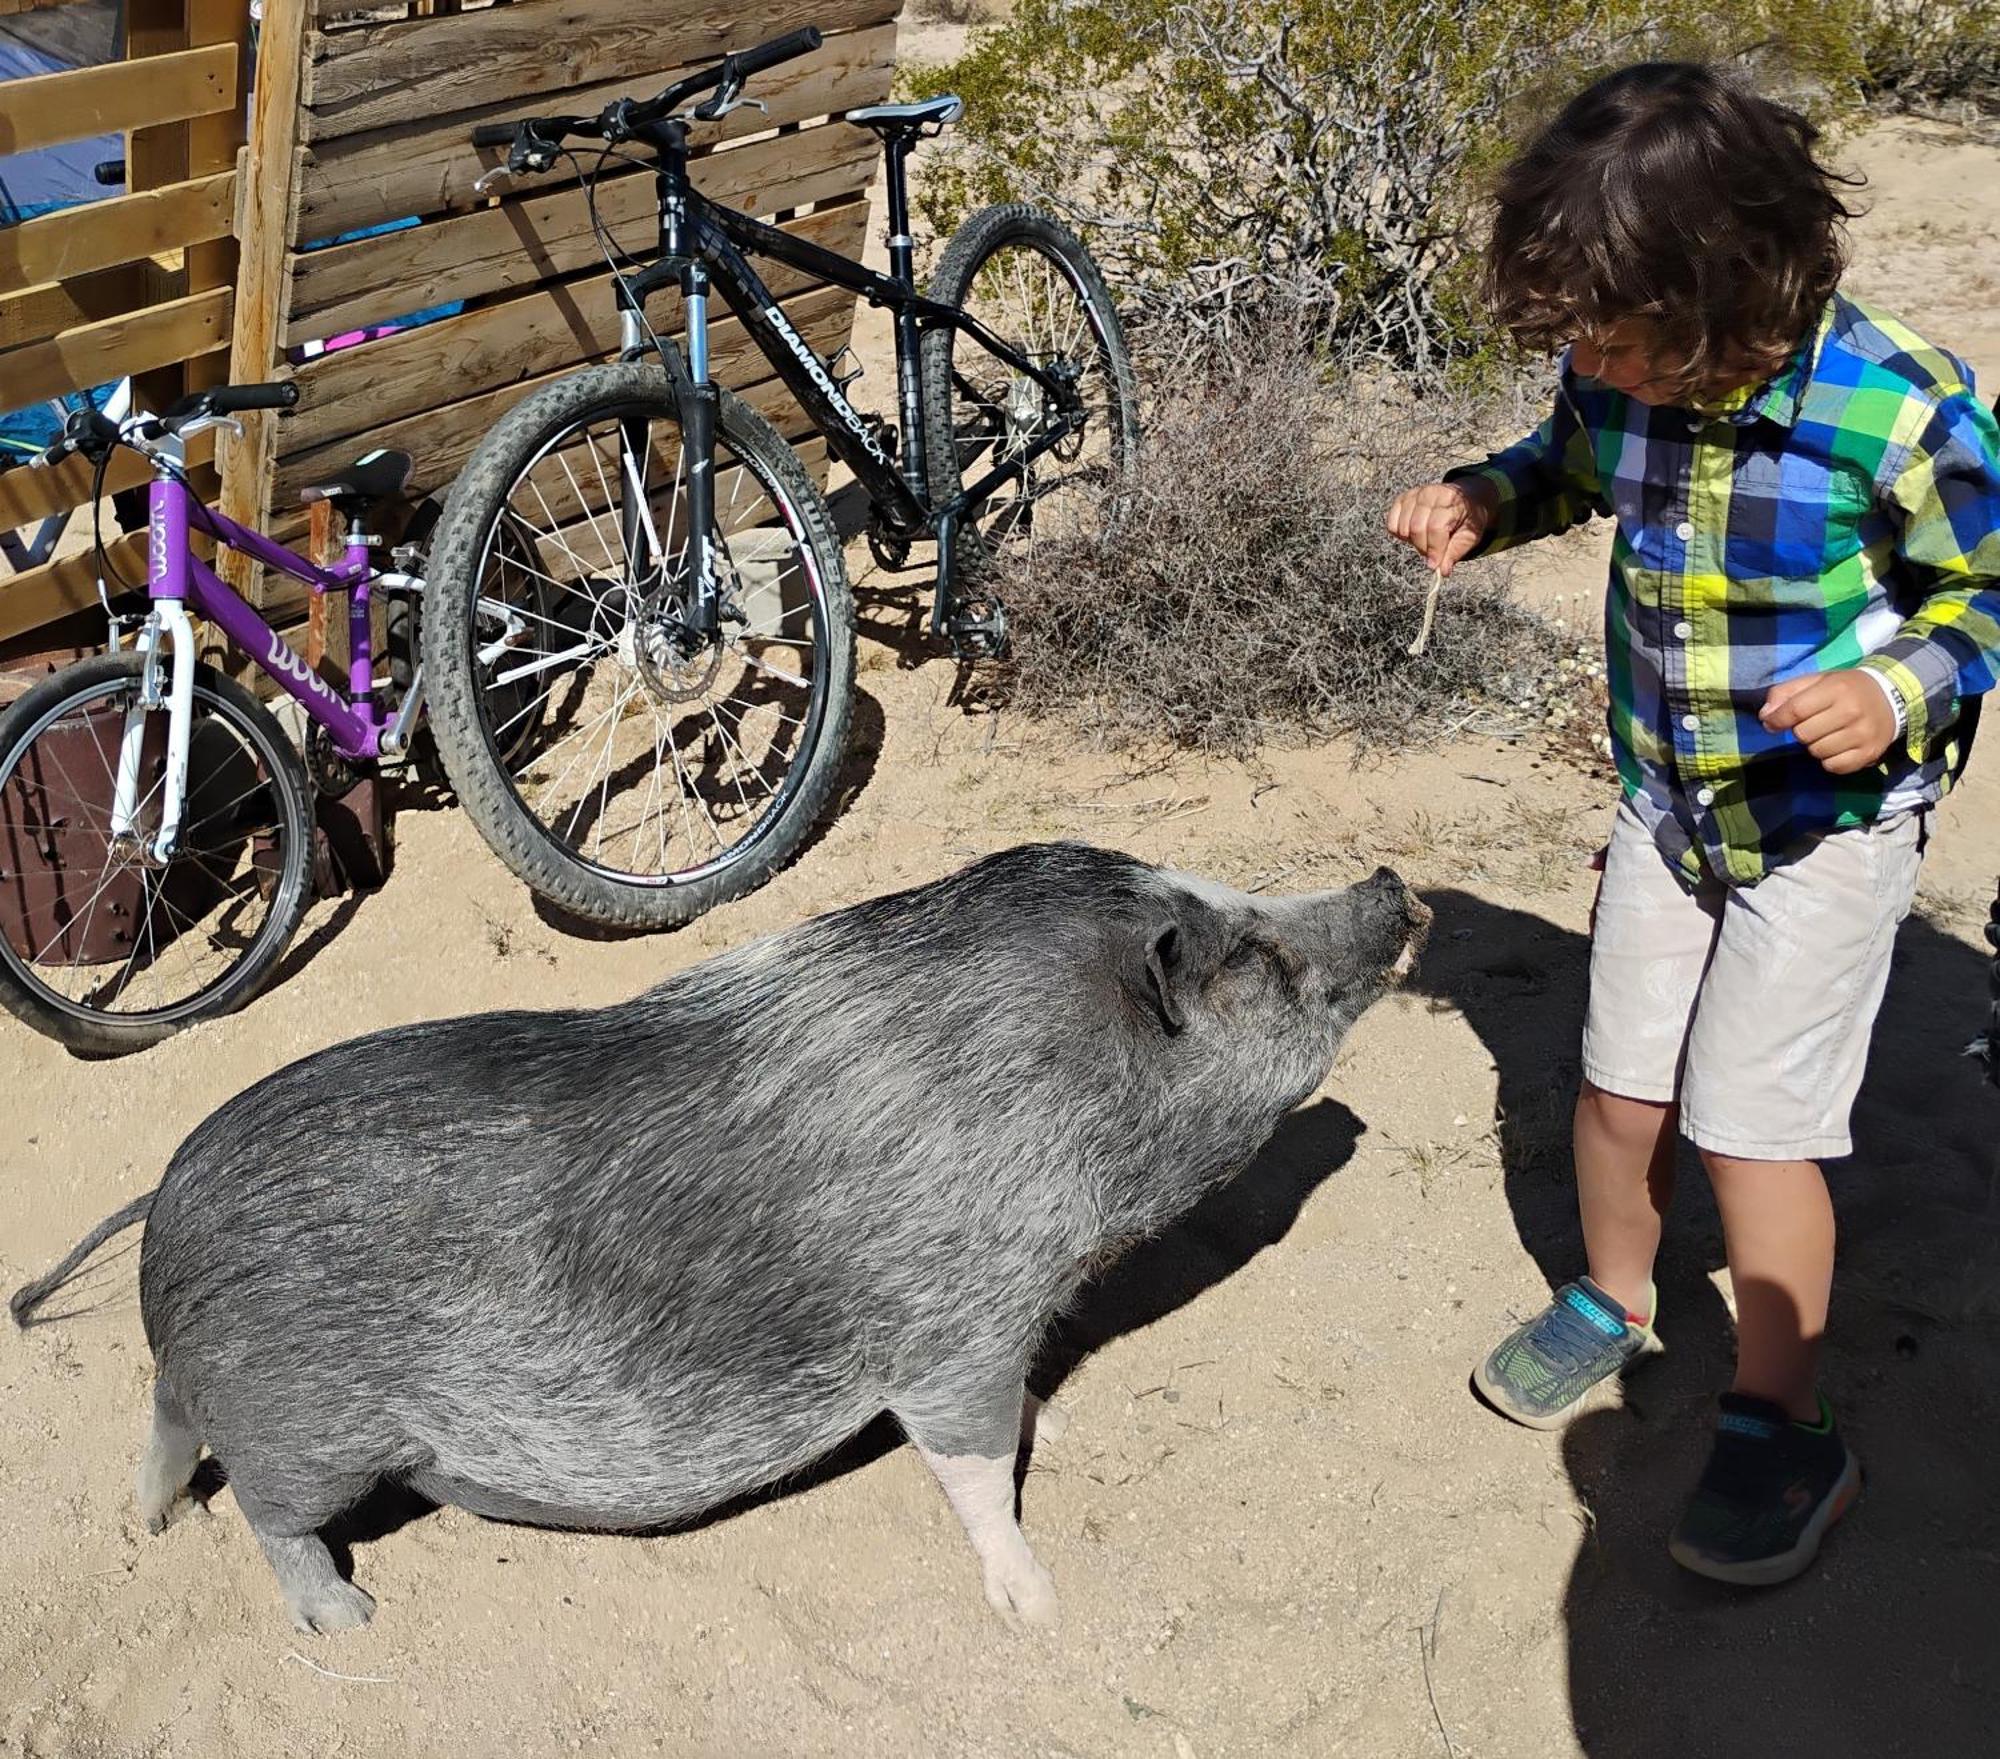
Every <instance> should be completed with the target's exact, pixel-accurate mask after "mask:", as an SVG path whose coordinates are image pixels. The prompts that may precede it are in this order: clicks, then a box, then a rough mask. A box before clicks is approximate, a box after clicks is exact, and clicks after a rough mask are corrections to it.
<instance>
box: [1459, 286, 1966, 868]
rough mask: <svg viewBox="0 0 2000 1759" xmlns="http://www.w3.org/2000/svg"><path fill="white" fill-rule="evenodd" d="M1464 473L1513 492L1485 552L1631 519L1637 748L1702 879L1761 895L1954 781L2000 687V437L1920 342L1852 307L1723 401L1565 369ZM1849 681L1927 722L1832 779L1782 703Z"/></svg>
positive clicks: (1616, 635)
mask: <svg viewBox="0 0 2000 1759" xmlns="http://www.w3.org/2000/svg"><path fill="white" fill-rule="evenodd" d="M1451 474H1452V475H1454V476H1467V475H1476V476H1480V477H1483V478H1485V479H1486V480H1487V481H1488V482H1490V483H1491V484H1492V485H1493V486H1494V488H1495V489H1496V490H1498V491H1499V496H1500V510H1499V514H1498V517H1497V518H1496V520H1495V522H1494V527H1493V529H1492V531H1491V532H1490V533H1489V534H1488V537H1487V540H1486V542H1485V543H1484V545H1483V546H1482V553H1490V552H1492V551H1495V550H1501V549H1505V548H1508V547H1510V546H1512V545H1514V544H1519V543H1525V542H1527V541H1528V540H1529V539H1531V538H1537V537H1543V536H1546V535H1547V534H1549V533H1551V532H1557V531H1563V530H1566V529H1567V528H1569V527H1570V526H1573V525H1578V524H1581V523H1582V522H1583V521H1584V520H1586V519H1588V518H1590V517H1591V516H1592V515H1594V514H1606V515H1609V516H1610V517H1611V518H1612V519H1614V520H1616V522H1617V526H1618V530H1617V536H1616V539H1615V540H1614V543H1613V546H1612V553H1611V580H1610V587H1609V592H1608V596H1607V599H1606V608H1605V644H1606V651H1607V655H1608V672H1609V679H1610V696H1611V712H1610V723H1611V744H1612V752H1613V755H1614V757H1615V758H1616V760H1617V763H1618V773H1619V776H1620V778H1621V779H1622V780H1623V782H1624V786H1625V792H1626V794H1627V795H1628V796H1629V797H1630V798H1631V800H1632V801H1633V803H1634V805H1635V806H1636V807H1637V809H1638V810H1639V812H1640V814H1641V816H1642V817H1643V818H1644V819H1645V820H1646V822H1647V824H1648V825H1649V826H1650V827H1651V829H1652V831H1653V835H1654V837H1655V839H1656V841H1657V842H1658V843H1659V846H1660V848H1661V850H1662V851H1663V852H1664V853H1665V854H1666V856H1667V857H1668V859H1670V860H1671V861H1673V862H1675V863H1676V864H1677V865H1678V866H1679V867H1680V868H1681V869H1682V870H1683V871H1684V872H1685V873H1687V874H1688V875H1689V876H1690V877H1691V878H1693V877H1699V876H1700V875H1702V874H1704V873H1707V874H1712V875H1714V876H1716V877H1717V878H1720V879H1723V880H1725V881H1727V882H1729V883H1731V884H1735V885H1754V884H1755V883H1756V882H1757V881H1758V880H1759V879H1761V878H1763V876H1764V875H1765V874H1766V873H1767V872H1768V871H1769V870H1770V869H1771V868H1773V867H1775V866H1778V865H1779V864H1781V863H1782V862H1783V861H1784V860H1785V859H1786V857H1787V853H1788V851H1792V850H1794V849H1796V848H1797V847H1798V845H1799V844H1800V842H1801V840H1802V839H1803V838H1805V837H1807V836H1809V835H1810V834H1811V833H1813V832H1816V831H1825V830H1831V829H1835V828H1839V827H1843V826H1848V825H1857V824H1865V823H1868V822H1869V821H1870V820H1873V819H1876V818H1879V817H1882V816H1884V815H1886V814H1888V813H1891V812H1898V811H1903V810H1906V809H1908V808H1911V807H1915V806H1921V805H1925V804H1928V803H1930V802H1933V801H1935V800H1937V799H1938V797H1939V796H1940V795H1941V794H1942V793H1943V792H1944V790H1945V788H1946V787H1947V786H1948V779H1949V776H1950V773H1951V770H1952V766H1953V763H1954V761H1955V759H1956V755H1957V750H1956V745H1955V742H1954V739H1953V731H1954V728H1955V725H1956V724H1957V722H1958V719H1959V711H1960V705H1961V703H1962V702H1963V701H1964V700H1965V699H1966V698H1969V697H1973V696H1977V695H1978V694H1980V693H1981V692H1983V691H1986V690H1989V689H1991V688H1992V686H1993V683H1994V680H1995V677H1996V675H2000V430H1996V428H1995V425H1994V420H1993V416H1992V415H1991V413H1990V412H1989V411H1988V410H1987V409H1986V407H1985V406H1984V405H1983V404H1981V403H1980V402H1979V400H1978V398H1977V396H1976V395H1975V394H1974V391H1973V385H1972V375H1971V373H1970V371H1969V370H1968V369H1967V368H1966V367H1965V366H1964V365H1963V364H1961V363H1960V362H1959V361H1958V360H1957V359H1955V358H1954V357H1953V356H1952V355H1950V354H1947V353H1945V352H1944V351H1943V350H1942V349H1938V348H1933V347H1931V346H1930V345H1929V344H1928V343H1926V342H1925V341H1924V340H1923V339H1922V338H1921V337H1920V336H1918V335H1916V334H1915V333H1914V332H1913V331H1911V330H1910V329H1909V328H1908V327H1907V326H1905V325H1903V324H1901V323H1898V322H1897V321H1896V320H1895V319H1894V318H1891V317H1889V316H1887V315H1886V314H1884V313H1882V312H1878V311H1876V310H1874V309H1872V308H1871V307H1868V306H1865V305H1861V304H1858V303H1856V302H1855V301H1852V300H1849V299H1845V298H1840V297H1836V298H1835V299H1833V300H1832V301H1831V302H1829V304H1828V306H1827V309H1826V313H1825V315H1824V317H1823V318H1822V320H1821V322H1820V324H1819V327H1818V328H1817V330H1816V331H1815V332H1814V334H1813V335H1812V336H1811V337H1810V338H1809V339H1808V340H1807V341H1806V343H1805V344H1804V345H1803V346H1802V347H1801V348H1800V349H1799V351H1798V352H1797V353H1796V354H1795V355H1794V356H1793V358H1792V360H1791V363H1790V364H1789V365H1788V366H1787V367H1786V368H1785V369H1784V370H1783V371H1782V372H1781V373H1779V374H1778V375H1777V377H1775V378H1774V379H1772V380H1771V381H1770V382H1769V383H1768V384H1765V385H1762V386H1758V387H1755V388H1753V389H1749V390H1746V391H1743V392H1741V393H1738V394H1737V395H1736V396H1734V397H1731V398H1728V399H1725V400H1724V401H1723V403H1722V404H1720V405H1718V406H1716V407H1713V408H1705V409H1699V410H1696V409H1685V408H1682V409H1666V408H1650V407H1648V406H1647V405H1645V404H1643V403H1640V402H1638V401H1637V400H1635V399H1633V398H1630V397H1627V396H1625V395H1624V394H1623V393H1622V392H1619V391H1614V390H1612V389H1611V388H1610V387H1609V386H1606V385H1602V384H1599V383H1598V382H1597V381H1596V380H1594V379H1587V378H1583V377H1580V376H1578V375H1577V374H1576V373H1574V372H1573V371H1572V370H1571V368H1570V366H1569V362H1568V361H1567V359H1565V360H1564V362H1563V371H1562V378H1561V383H1560V386H1559V389H1558V394H1557V398H1556V405H1555V409H1554V411H1553V413H1552V414H1551V415H1550V416H1549V419H1548V420H1547V421H1545V422H1544V423H1543V424H1542V425H1541V427H1540V429H1539V430H1537V431H1536V432H1535V433H1534V434H1532V435H1530V436H1529V437H1528V438H1527V439H1525V440H1523V441H1521V442H1520V443H1519V444H1518V445H1515V446H1511V447H1509V448H1508V449H1507V450H1506V451H1504V452H1500V453H1496V454H1495V455H1494V456H1493V457H1491V458H1489V459H1488V460H1487V461H1486V462H1485V463H1484V464H1481V465H1475V466H1472V467H1470V468H1469V469H1466V470H1460V471H1455V472H1453V473H1451ZM1843 666H1862V667H1865V668H1867V669H1869V670H1871V671H1875V672H1878V673H1879V674H1880V675H1881V677H1882V679H1883V680H1884V681H1885V682H1886V683H1887V684H1888V685H1889V686H1890V694H1891V696H1892V697H1893V699H1894V700H1895V701H1896V702H1897V704H1898V705H1899V707H1900V710H1901V717H1902V723H1903V731H1902V736H1901V738H1900V739H1899V741H1898V743H1897V744H1896V745H1895V746H1894V747H1892V748H1891V750H1890V752H1889V753H1888V755H1887V756H1886V757H1885V758H1884V760H1883V761H1882V762H1881V763H1879V764H1877V765H1875V766H1874V767H1873V768H1872V769H1867V770H1862V771H1860V772H1858V773H1857V774H1855V775H1851V776H1831V775H1828V774H1827V772H1826V771H1825V770H1823V769H1822V768H1821V767H1820V766H1819V764H1818V763H1817V762H1816V761H1815V760H1814V758H1813V757H1812V755H1811V754H1810V753H1809V752H1808V751H1807V750H1806V749H1805V747H1804V746H1802V745H1801V744H1800V743H1799V742H1798V740H1797V739H1796V737H1794V735H1793V734H1791V733H1789V732H1783V733H1774V732H1771V731H1768V730H1767V729H1766V728H1765V727H1764V725H1763V724H1762V723H1761V722H1760V721H1759V720H1758V718H1757V711H1758V709H1759V708H1760V707H1761V706H1762V705H1763V701H1764V697H1765V693H1766V692H1767V691H1769V689H1770V688H1771V686H1772V685H1773V684H1776V683H1778V682H1779V681H1780V680H1781V679H1786V678H1794V677H1798V676H1800V675H1802V674H1804V673H1809V672H1824V671H1831V670H1833V669H1835V668H1837V667H1843Z"/></svg>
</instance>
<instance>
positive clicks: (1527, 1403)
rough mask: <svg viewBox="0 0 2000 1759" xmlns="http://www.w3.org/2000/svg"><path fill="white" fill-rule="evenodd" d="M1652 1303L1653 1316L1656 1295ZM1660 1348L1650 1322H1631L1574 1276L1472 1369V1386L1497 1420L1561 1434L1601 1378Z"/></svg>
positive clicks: (1589, 1283)
mask: <svg viewBox="0 0 2000 1759" xmlns="http://www.w3.org/2000/svg"><path fill="white" fill-rule="evenodd" d="M1654 1306H1655V1309H1656V1316H1657V1307H1658V1301H1657V1298H1656V1299H1655V1302H1654ZM1664 1347H1665V1346H1663V1345H1662V1344H1661V1342H1660V1340H1659V1339H1658V1338H1657V1337H1656V1336H1654V1334H1653V1327H1652V1324H1651V1323H1650V1322H1649V1323H1647V1324H1645V1325H1634V1324H1633V1323H1632V1322H1631V1321H1630V1320H1629V1319H1628V1318H1627V1317H1626V1314H1625V1308H1624V1306H1623V1304H1622V1303H1620V1302H1618V1301H1614V1300H1613V1299H1612V1298H1611V1297H1610V1296H1609V1295H1607V1294H1606V1293H1605V1292H1604V1291H1603V1290H1602V1289H1600V1288H1599V1287H1598V1286H1597V1285H1596V1284H1595V1283H1594V1282H1592V1281H1591V1280H1590V1278H1589V1277H1578V1278H1577V1279H1576V1281H1575V1282H1573V1283H1565V1284H1563V1286H1562V1287H1561V1288H1560V1289H1558V1290H1556V1293H1555V1299H1554V1300H1552V1301H1551V1302H1550V1303H1549V1304H1548V1306H1546V1307H1544V1308H1543V1309H1542V1311H1541V1312H1540V1313H1538V1314H1536V1315H1535V1317H1534V1318H1533V1319H1531V1320H1529V1321H1528V1323H1527V1324H1526V1325H1523V1326H1520V1327H1518V1328H1516V1329H1515V1330H1514V1331H1512V1332H1510V1333H1508V1335H1507V1336H1506V1337H1505V1338H1504V1339H1502V1340H1501V1342H1500V1345H1499V1347H1498V1348H1497V1349H1495V1350H1494V1352H1493V1354H1492V1355H1490V1356H1488V1357H1487V1358H1486V1360H1485V1361H1484V1362H1482V1363H1480V1365H1479V1366H1478V1367H1477V1368H1475V1369H1474V1370H1473V1371H1472V1384H1473V1385H1474V1386H1475V1387H1477V1388H1478V1389H1479V1396H1480V1397H1481V1398H1483V1399H1484V1400H1485V1401H1486V1402H1487V1403H1488V1404H1489V1405H1491V1406H1492V1407H1493V1409H1494V1410H1496V1411H1498V1412H1499V1413H1500V1415H1501V1416H1503V1417H1511V1418H1513V1420H1514V1421H1515V1422H1516V1423H1525V1424H1526V1425H1527V1426H1528V1427H1529V1428H1530V1429H1560V1428H1561V1427H1562V1426H1563V1425H1564V1424H1565V1423H1567V1422H1568V1421H1569V1420H1570V1418H1571V1417H1572V1416H1574V1415H1575V1414H1576V1408H1577V1406H1578V1405H1579V1404H1581V1403H1582V1402H1583V1395H1584V1394H1585V1393H1587V1392H1589V1391H1590V1389H1591V1388H1592V1387H1594V1386H1595V1385H1596V1384H1597V1383H1598V1382H1599V1381H1600V1380H1604V1379H1607V1378H1609V1377H1610V1376H1611V1375H1614V1374H1616V1373H1618V1372H1619V1371H1620V1370H1621V1369H1623V1368H1625V1367H1626V1366H1628V1365H1629V1364H1630V1363H1632V1362H1634V1361H1636V1360H1637V1359H1638V1358H1639V1357H1641V1356H1652V1355H1657V1354H1658V1353H1659V1351H1660V1350H1661V1349H1663V1348H1664Z"/></svg>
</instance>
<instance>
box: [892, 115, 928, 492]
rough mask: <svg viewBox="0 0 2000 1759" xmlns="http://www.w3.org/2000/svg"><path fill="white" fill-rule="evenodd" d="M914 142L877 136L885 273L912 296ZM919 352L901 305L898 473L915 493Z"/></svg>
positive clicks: (920, 448)
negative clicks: (884, 187) (885, 212)
mask: <svg viewBox="0 0 2000 1759" xmlns="http://www.w3.org/2000/svg"><path fill="white" fill-rule="evenodd" d="M914 140H915V137H914V136H913V135H912V134H910V133H908V132H906V131H905V130H902V129H884V130H883V131H882V155H883V159H884V162H885V164H884V169H885V171H886V174H887V177H886V181H887V184H888V196H889V274H890V277H891V279H893V280H895V281H896V282H898V283H900V284H901V285H902V286H904V287H907V288H909V289H910V290H911V291H912V292H914V291H915V289H916V284H917V281H916V272H917V270H916V241H915V240H914V239H913V238H912V237H911V236H910V201H909V178H908V161H909V157H910V148H911V146H912V145H913V144H914ZM921 347H922V342H921V340H920V337H919V331H918V328H917V317H916V313H915V312H913V311H912V310H910V308H909V307H908V306H904V307H903V308H902V309H900V310H899V311H898V312H897V313H896V400H897V404H898V413H899V414H900V416H901V418H902V428H903V436H902V437H903V471H904V474H905V475H906V476H908V477H909V479H910V481H911V482H913V483H916V484H917V485H918V486H919V488H920V489H921V488H922V486H923V485H924V484H926V483H928V481H929V480H930V479H929V466H928V460H927V458H926V455H925V448H924V419H923V368H922V364H921V362H920V360H919V358H918V353H919V350H920V349H921Z"/></svg>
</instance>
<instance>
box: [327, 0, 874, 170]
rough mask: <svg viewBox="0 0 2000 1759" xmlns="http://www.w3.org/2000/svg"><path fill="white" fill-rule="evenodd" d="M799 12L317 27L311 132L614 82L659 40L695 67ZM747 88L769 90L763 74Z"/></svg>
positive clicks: (516, 13)
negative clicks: (330, 29) (322, 29)
mask: <svg viewBox="0 0 2000 1759" xmlns="http://www.w3.org/2000/svg"><path fill="white" fill-rule="evenodd" d="M899 8H900V0H814V5H813V20H814V22H815V23H816V24H818V25H819V27H820V28H821V29H822V30H824V31H826V32H828V33H829V34H831V33H833V32H835V31H843V30H856V29H860V28H864V27H866V26H869V25H878V24H885V23H887V22H889V21H890V20H891V19H893V18H894V17H895V16H896V13H897V11H898V10H899ZM798 16H799V5H798V0H669V4H667V5H665V6H663V5H662V4H661V0H517V3H516V4H515V5H512V6H495V7H489V8H487V9H486V10H484V11H480V12H468V13H464V14H462V15H461V16H458V17H455V18H430V19H426V18H414V19H398V20H392V21H390V22H388V23H384V24H379V25H373V26H369V27H366V28H364V29H361V30H349V31H338V32H334V33H332V34H327V33H324V32H315V33H314V34H313V35H312V37H311V38H310V39H309V40H308V41H307V44H306V72H305V78H304V82H303V85H304V90H303V92H302V98H303V101H304V103H305V105H306V108H307V109H308V110H310V111H311V112H312V124H311V133H312V137H313V138H314V139H316V140H317V139H327V138H330V137H332V136H335V135H343V134H355V133H358V132H359V131H361V130H363V129H369V128H393V127H395V126H397V125H398V124H401V123H407V122H416V121H423V120H428V119H430V118H433V117H436V116H440V115H444V114H447V113H448V112H451V111H454V110H465V109H470V108H472V107H474V106H483V105H488V104H494V103H501V102H504V101H506V100H508V99H511V98H523V97H532V96H535V95H538V94H540V95H544V96H546V95H547V94H551V93H555V92H563V91H566V90H567V89H568V88H570V87H572V86H586V85H594V84H597V83H598V82H600V81H603V80H608V79H617V78H620V77H621V76H623V75H624V73H625V71H626V70H627V69H628V68H632V67H643V66H645V65H646V64H647V63H648V62H649V61H651V60H653V59H654V58H655V57H656V56H657V55H658V53H659V46H660V44H661V43H663V42H671V43H672V44H673V47H674V53H675V54H676V55H677V56H678V57H679V58H680V59H681V60H682V61H683V62H685V63H688V64H690V65H694V66H699V65H702V64H704V63H709V62H713V61H715V60H717V59H718V58H719V57H720V56H721V55H722V54H723V53H724V52H725V51H727V50H729V49H747V48H749V47H750V46H751V45H753V44H756V43H761V42H764V41H766V40H767V39H769V38H771V37H775V36H779V35H781V34H782V33H783V32H785V31H786V30H788V29H792V28H795V27H796V24H797V21H798ZM820 53H821V54H824V53H825V49H824V48H822V49H821V50H820ZM814 58H815V57H810V56H809V57H802V58H801V60H800V62H799V63H798V65H801V66H810V65H811V62H812V60H813V59H814ZM666 83H667V82H666V81H665V80H662V81H661V82H660V84H661V85H663V86H664V85H665V84H666ZM752 95H753V96H756V97H763V96H765V92H764V82H763V81H762V80H759V81H758V82H756V84H755V85H754V86H753V88H752ZM562 108H564V109H566V110H572V111H574V110H577V109H580V108H582V107H581V106H577V105H574V104H569V103H567V102H565V104H564V105H563V106H562Z"/></svg>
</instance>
